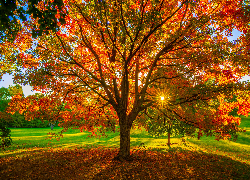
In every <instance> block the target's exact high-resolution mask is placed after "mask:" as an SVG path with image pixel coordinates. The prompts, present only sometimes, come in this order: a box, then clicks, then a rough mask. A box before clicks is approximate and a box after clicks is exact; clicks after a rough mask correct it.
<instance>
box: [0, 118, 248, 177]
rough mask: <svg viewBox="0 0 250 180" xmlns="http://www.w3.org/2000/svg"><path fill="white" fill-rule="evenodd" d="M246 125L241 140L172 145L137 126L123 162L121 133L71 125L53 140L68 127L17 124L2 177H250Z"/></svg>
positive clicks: (1, 159) (1, 163) (0, 166)
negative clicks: (95, 132) (96, 133)
mask: <svg viewBox="0 0 250 180" xmlns="http://www.w3.org/2000/svg"><path fill="white" fill-rule="evenodd" d="M241 127H244V129H246V130H247V131H246V132H245V133H241V134H239V138H238V141H236V142H229V141H216V140H214V138H213V137H202V138H201V139H200V140H197V139H194V138H189V139H187V145H184V144H182V142H181V141H180V139H179V138H178V137H175V138H171V143H175V144H174V145H172V148H171V149H169V148H168V146H167V138H166V137H161V138H152V137H151V136H149V135H148V134H147V132H146V131H144V130H143V129H142V130H132V131H131V154H132V156H133V161H131V162H123V163H121V162H118V161H114V160H112V158H113V157H114V156H115V155H116V154H117V153H118V147H119V132H116V133H108V137H102V138H100V139H98V138H97V139H96V138H87V136H88V134H89V133H88V132H82V133H81V132H79V130H73V129H70V130H69V131H67V132H66V133H64V134H63V136H64V137H63V138H61V140H60V141H57V140H52V141H50V140H49V139H47V140H45V138H46V137H47V133H48V132H59V131H60V130H61V129H62V128H59V127H56V128H54V130H53V131H52V130H50V128H11V135H12V136H11V137H12V140H13V142H14V145H13V146H12V147H10V148H7V149H6V150H5V151H3V150H0V179H147V178H150V179H250V173H249V172H250V155H249V154H250V117H248V118H244V117H243V118H242V124H241ZM86 138H87V139H86ZM48 143H49V144H48ZM141 143H144V145H145V146H144V147H140V144H141Z"/></svg>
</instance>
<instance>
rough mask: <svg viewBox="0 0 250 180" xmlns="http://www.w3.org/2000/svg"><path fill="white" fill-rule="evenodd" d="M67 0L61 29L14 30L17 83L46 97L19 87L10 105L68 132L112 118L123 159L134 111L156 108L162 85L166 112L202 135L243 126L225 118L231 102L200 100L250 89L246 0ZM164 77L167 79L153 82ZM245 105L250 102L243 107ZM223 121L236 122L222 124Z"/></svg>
mask: <svg viewBox="0 0 250 180" xmlns="http://www.w3.org/2000/svg"><path fill="white" fill-rule="evenodd" d="M64 6H65V7H66V8H67V10H68V13H67V15H66V17H65V21H66V23H65V25H62V24H60V23H59V22H57V25H58V26H59V27H60V29H59V30H57V31H56V32H53V31H49V32H50V34H49V35H46V33H42V35H41V36H40V37H39V38H37V39H36V42H37V43H36V45H35V46H33V47H32V42H34V39H32V32H31V29H32V28H33V29H32V30H34V25H36V24H37V23H38V21H37V19H35V18H31V19H32V21H30V23H26V24H25V27H26V29H22V30H21V31H20V32H19V33H18V38H16V39H15V42H14V43H13V49H15V50H16V52H17V55H16V59H17V61H18V60H19V61H20V62H21V64H22V65H23V67H25V68H27V71H26V72H25V73H22V72H20V73H16V74H15V82H18V83H23V84H26V83H29V84H30V85H31V86H33V87H34V89H35V90H40V91H43V92H44V93H47V95H46V96H45V97H43V98H40V99H39V100H37V99H36V98H35V97H34V96H29V97H28V98H23V97H21V96H18V95H17V96H15V97H13V98H12V101H11V103H10V108H9V112H15V111H17V110H19V112H20V113H24V115H25V117H26V118H27V119H32V118H35V117H45V116H46V115H47V116H50V117H49V119H53V120H58V121H59V125H60V126H63V127H64V129H65V130H67V128H69V127H72V125H73V124H74V125H75V126H77V127H78V128H79V129H80V130H82V129H85V130H88V131H92V132H93V136H94V135H96V131H97V130H98V127H99V126H102V127H106V126H107V125H108V124H110V123H107V121H111V122H112V123H111V124H116V125H119V127H120V150H119V153H118V155H117V157H116V159H119V160H124V159H130V130H131V128H133V126H134V125H136V124H138V125H139V126H145V125H146V122H145V121H142V120H141V121H139V118H138V117H139V116H142V115H143V113H145V111H147V110H148V108H149V107H157V106H159V94H162V93H168V97H169V100H168V103H166V104H165V109H166V110H167V115H168V116H170V117H174V118H176V119H179V120H180V121H183V122H185V123H187V124H190V125H192V126H194V127H196V128H199V132H200V135H202V132H204V133H210V132H211V131H212V132H214V133H215V134H216V136H217V137H218V138H224V137H226V138H227V137H229V135H230V133H231V134H233V133H236V132H237V131H239V128H238V125H239V123H240V119H239V118H237V117H230V116H226V114H228V112H229V109H226V108H224V109H223V111H220V110H219V111H218V112H217V111H214V109H206V108H200V106H198V104H197V102H198V101H199V102H201V103H208V102H209V101H210V100H211V99H215V98H218V97H220V98H222V99H223V98H225V97H227V96H231V95H232V94H233V93H234V92H237V91H242V92H243V91H244V90H245V89H249V84H248V85H245V84H244V83H240V82H239V79H240V78H241V77H242V76H245V75H248V74H249V70H250V69H249V65H250V64H249V63H250V62H249V44H248V43H249V42H250V41H249V21H248V20H249V14H247V11H246V8H245V5H244V2H243V1H234V0H229V1H228V0H227V1H225V0H213V1H208V0H199V1H193V0H182V1H177V0H172V1H165V0H162V1H159V0H151V1H143V0H141V1H136V2H134V1H119V0H117V1H113V0H112V1H109V0H106V1H97V0H88V1H85V2H79V1H73V0H72V1H64ZM38 9H39V10H41V11H43V10H44V8H43V7H38ZM234 28H236V29H237V30H239V31H241V32H243V34H242V35H241V36H240V37H239V38H238V41H235V42H230V41H228V39H227V37H225V35H226V36H230V34H231V32H232V30H233V29H234ZM35 30H36V29H35ZM24 39H25V41H24ZM24 42H25V43H24ZM14 45H15V47H14ZM17 49H18V51H17ZM208 78H214V79H215V82H214V84H213V85H211V86H207V85H206V81H207V79H208ZM163 80H168V83H169V84H171V86H169V87H165V89H160V88H159V87H157V85H158V84H159V83H160V82H162V81H163ZM172 88H175V89H176V90H174V91H171V90H172ZM243 94H247V92H244V93H243ZM189 104H193V106H191V105H190V106H189ZM234 105H235V106H241V105H243V102H242V101H238V102H237V103H236V104H234ZM244 105H245V104H244ZM62 106H64V107H63V108H64V109H63V110H62ZM189 107H193V108H194V111H193V112H192V111H191V112H190V108H189ZM224 107H225V106H224ZM247 111H249V106H246V108H245V111H244V112H243V111H241V110H240V109H239V112H241V113H246V112H247ZM239 112H238V113H239ZM220 113H221V114H223V115H225V116H221V114H220ZM228 117H229V118H228ZM170 119H172V118H170ZM225 122H227V125H229V126H227V127H231V128H223V127H225ZM228 130H231V131H228Z"/></svg>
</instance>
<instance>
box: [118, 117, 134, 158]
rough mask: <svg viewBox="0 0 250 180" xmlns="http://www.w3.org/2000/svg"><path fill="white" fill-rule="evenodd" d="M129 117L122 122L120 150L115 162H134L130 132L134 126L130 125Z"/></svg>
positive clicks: (121, 120)
mask: <svg viewBox="0 0 250 180" xmlns="http://www.w3.org/2000/svg"><path fill="white" fill-rule="evenodd" d="M127 118H128V117H127V116H126V118H124V119H119V120H120V123H119V124H120V149H119V153H118V154H117V156H116V157H115V158H114V160H119V161H125V160H126V161H132V160H133V159H132V157H131V155H130V131H131V127H132V124H130V123H129V121H128V119H127Z"/></svg>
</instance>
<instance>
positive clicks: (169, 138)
mask: <svg viewBox="0 0 250 180" xmlns="http://www.w3.org/2000/svg"><path fill="white" fill-rule="evenodd" d="M168 146H169V147H170V132H168Z"/></svg>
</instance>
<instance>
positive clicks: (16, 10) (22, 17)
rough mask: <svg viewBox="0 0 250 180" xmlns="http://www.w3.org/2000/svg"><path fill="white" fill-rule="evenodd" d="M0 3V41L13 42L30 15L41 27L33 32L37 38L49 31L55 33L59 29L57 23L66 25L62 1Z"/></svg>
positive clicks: (16, 0) (6, 1)
mask: <svg viewBox="0 0 250 180" xmlns="http://www.w3.org/2000/svg"><path fill="white" fill-rule="evenodd" d="M0 2H1V6H0V12H1V14H0V22H1V26H0V33H1V34H0V37H1V38H0V40H2V41H3V40H6V39H7V40H9V41H12V42H13V41H14V40H15V37H16V35H17V34H18V32H19V31H20V29H21V28H22V27H21V25H22V24H21V22H20V21H22V22H26V21H27V16H29V15H31V16H32V17H34V18H37V19H38V23H39V25H40V26H38V28H39V29H38V30H33V34H34V36H35V37H36V36H37V35H41V34H42V33H43V32H48V30H53V31H55V29H56V28H58V26H57V24H56V22H57V21H59V22H60V23H62V24H63V23H65V20H64V17H65V14H64V13H63V1H62V0H57V1H48V0H45V1H39V2H38V0H35V1H32V0H28V1H26V0H1V1H0ZM24 6H27V7H28V8H27V7H24ZM41 8H43V10H41ZM58 16H59V17H58Z"/></svg>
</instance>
